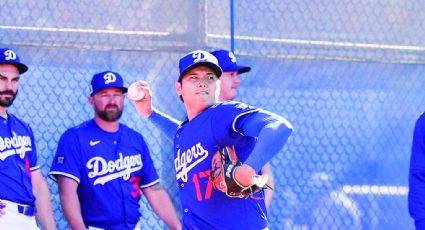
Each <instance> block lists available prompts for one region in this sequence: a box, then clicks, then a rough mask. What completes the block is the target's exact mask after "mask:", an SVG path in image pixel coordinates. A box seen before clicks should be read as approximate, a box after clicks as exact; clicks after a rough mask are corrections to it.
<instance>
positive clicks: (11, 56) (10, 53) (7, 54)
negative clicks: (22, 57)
mask: <svg viewBox="0 0 425 230" xmlns="http://www.w3.org/2000/svg"><path fill="white" fill-rule="evenodd" d="M4 56H5V60H16V54H15V52H13V51H12V50H6V51H5V52H4Z"/></svg>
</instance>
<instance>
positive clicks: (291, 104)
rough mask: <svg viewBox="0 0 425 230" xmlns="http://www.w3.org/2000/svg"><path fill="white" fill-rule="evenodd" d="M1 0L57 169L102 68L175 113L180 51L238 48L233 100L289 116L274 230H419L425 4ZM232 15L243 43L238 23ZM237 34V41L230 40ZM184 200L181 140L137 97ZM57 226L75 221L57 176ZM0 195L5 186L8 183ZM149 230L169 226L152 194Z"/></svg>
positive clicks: (164, 172)
mask: <svg viewBox="0 0 425 230" xmlns="http://www.w3.org/2000/svg"><path fill="white" fill-rule="evenodd" d="M230 6H231V2H230V1H208V0H200V1H199V0H198V1H196V0H187V1H181V0H178V1H168V0H165V1H153V0H150V1H122V0H121V1H111V0H104V1H100V0H95V1H93V0H90V1H89V0H84V1H53V0H44V1H36V0H26V1H23V0H17V1H11V0H0V13H1V15H2V20H1V22H0V46H1V47H10V48H13V49H15V50H16V51H17V52H18V54H19V55H20V56H21V59H23V61H24V62H25V63H27V64H28V65H29V71H28V72H27V73H25V74H24V75H22V77H21V81H20V82H21V85H20V89H19V94H18V97H17V100H16V101H15V102H14V104H13V106H12V107H11V108H10V111H11V112H12V113H15V114H16V115H17V116H18V117H21V118H23V120H24V121H26V122H28V123H30V125H31V126H32V128H33V130H34V133H35V138H36V141H37V148H38V152H39V160H40V162H41V165H42V172H43V174H44V175H47V173H48V171H49V168H50V165H51V162H52V158H53V155H54V153H55V151H56V145H57V141H58V140H59V137H60V135H61V134H62V133H63V132H64V131H65V130H66V129H67V128H69V127H71V126H74V125H77V124H79V123H81V122H83V121H84V120H87V119H90V118H92V117H93V112H92V108H91V107H90V105H89V104H88V102H87V95H88V84H89V81H90V79H91V77H92V75H93V74H94V73H96V72H100V71H103V70H106V69H110V70H113V71H117V72H119V73H121V74H122V75H123V76H124V77H125V81H126V85H129V84H130V83H132V82H134V81H136V80H139V79H144V80H147V81H148V82H150V85H151V87H152V90H153V93H154V96H155V98H154V104H155V105H156V107H157V108H158V109H159V110H161V111H163V112H165V113H167V114H170V115H172V116H174V117H176V118H178V119H181V120H182V119H183V118H184V116H185V113H184V108H183V105H182V103H181V102H180V100H179V98H178V97H177V96H176V95H175V94H174V93H172V92H174V81H175V80H176V77H177V72H178V59H179V57H180V56H181V55H183V54H184V53H186V52H189V51H192V50H194V49H206V50H209V49H212V48H224V49H230V47H231V45H232V44H234V49H235V53H236V55H237V57H238V62H239V63H241V64H243V65H249V66H251V67H252V71H251V72H249V73H247V74H244V75H241V79H242V83H241V85H240V87H239V94H238V97H237V98H236V99H237V100H239V101H243V102H246V103H249V104H251V105H254V106H258V107H262V108H265V109H267V110H270V111H272V112H275V113H277V114H280V115H282V116H283V117H285V118H287V119H288V120H289V121H290V122H291V124H292V125H293V126H294V133H293V136H292V137H291V138H290V140H289V142H288V143H287V145H286V147H285V148H284V150H283V151H282V152H281V153H279V155H278V156H277V157H275V158H274V159H273V160H272V162H271V166H272V171H273V174H274V177H275V184H276V187H275V197H274V200H273V203H272V206H271V209H270V212H269V221H270V229H413V222H412V220H411V219H410V217H409V215H408V211H407V191H408V189H407V174H408V168H409V159H410V146H411V139H412V134H413V127H414V123H415V119H416V118H417V116H418V115H419V114H420V113H421V112H422V111H424V110H425V103H424V99H425V93H424V90H423V87H424V84H423V82H424V81H423V77H422V75H423V74H424V71H425V69H424V65H423V63H424V62H425V55H424V54H425V52H424V51H425V44H424V43H425V26H423V22H424V21H425V20H424V17H425V14H424V13H423V12H425V9H424V7H425V6H424V5H423V4H420V2H418V1H412V0H407V1H401V0H394V1H384V0H374V1H372V0H371V1H367V0H365V1H355V2H353V1H347V0H343V1H336V0H324V1H306V0H302V1H287V0H284V1H282V0H279V1H277V0H274V1H259V0H244V1H235V2H234V11H233V14H231V10H230V9H231V8H230ZM232 21H234V24H233V27H234V37H233V40H232V37H231V32H230V28H231V27H232ZM233 42H234V43H233ZM122 122H123V123H126V124H127V125H129V126H130V127H133V128H134V129H136V130H138V131H140V132H141V133H142V134H143V136H144V137H145V139H146V141H147V144H148V146H149V148H150V150H151V154H152V157H153V159H154V163H155V166H156V167H157V169H158V172H159V173H160V175H161V179H162V184H163V185H164V186H165V187H166V189H167V190H168V192H169V193H170V195H171V197H172V199H173V202H174V203H175V205H176V207H177V208H179V202H178V199H177V188H176V187H175V181H174V180H175V179H174V178H175V177H174V176H173V167H172V157H173V156H172V146H171V143H170V142H168V141H167V140H166V139H165V137H164V136H163V135H161V133H160V132H159V130H158V129H156V128H155V127H154V126H153V125H152V124H151V123H150V122H149V121H147V120H146V119H144V118H142V117H141V116H139V115H138V113H137V112H136V111H135V110H134V108H133V106H132V105H131V104H130V102H129V101H128V100H126V102H125V111H124V115H123V117H122ZM47 182H48V184H49V188H50V189H51V192H52V202H53V209H54V214H55V219H56V221H57V225H58V228H59V229H68V226H67V223H66V221H65V219H64V217H63V213H62V211H61V207H60V202H59V195H58V189H57V185H56V184H55V183H54V182H53V181H52V180H50V179H47ZM0 191H1V189H0ZM141 213H142V223H143V226H142V229H164V228H165V225H164V224H163V223H162V221H160V220H159V219H158V217H157V216H156V215H155V214H154V213H153V211H152V209H151V208H150V206H149V204H148V203H147V202H146V199H144V198H143V200H142V204H141Z"/></svg>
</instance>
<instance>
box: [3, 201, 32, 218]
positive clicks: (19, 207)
mask: <svg viewBox="0 0 425 230" xmlns="http://www.w3.org/2000/svg"><path fill="white" fill-rule="evenodd" d="M1 202H3V203H6V207H7V209H8V210H15V211H17V212H18V213H20V214H23V215H25V216H35V213H36V212H37V209H36V208H35V207H33V206H30V205H25V204H18V203H15V202H12V201H8V200H1Z"/></svg>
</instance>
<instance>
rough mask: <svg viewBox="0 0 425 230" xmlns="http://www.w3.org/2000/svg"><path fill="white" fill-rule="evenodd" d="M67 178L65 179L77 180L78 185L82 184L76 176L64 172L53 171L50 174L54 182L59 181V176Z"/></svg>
mask: <svg viewBox="0 0 425 230" xmlns="http://www.w3.org/2000/svg"><path fill="white" fill-rule="evenodd" d="M59 175H60V176H65V177H69V178H71V179H73V180H75V181H76V182H77V183H78V184H79V183H80V179H79V178H77V177H75V176H74V175H72V174H69V173H64V172H59V171H51V172H50V173H49V177H50V178H51V179H52V180H54V181H56V182H57V181H58V178H57V176H59Z"/></svg>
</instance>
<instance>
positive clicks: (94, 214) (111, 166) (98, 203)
mask: <svg viewBox="0 0 425 230" xmlns="http://www.w3.org/2000/svg"><path fill="white" fill-rule="evenodd" d="M59 175H60V176H66V177H69V178H72V179H74V180H75V181H76V182H77V183H79V185H78V189H77V193H78V196H79V200H80V204H81V212H82V216H83V220H84V223H85V224H86V225H88V226H94V227H99V228H105V229H134V227H135V226H136V224H137V222H138V221H139V218H140V212H139V200H140V197H141V192H140V188H147V187H150V186H153V185H155V184H158V183H159V177H158V174H157V172H156V170H155V167H154V165H153V162H152V159H151V157H150V153H149V150H148V148H147V146H146V143H145V141H144V140H143V137H142V135H141V134H140V133H138V132H136V131H134V130H132V129H130V128H129V127H127V126H125V125H123V124H120V126H119V130H118V131H117V132H116V133H108V132H105V131H103V130H102V129H100V128H99V127H98V126H97V124H96V123H95V122H94V121H93V120H90V121H87V122H85V123H83V124H81V125H79V126H77V127H75V128H71V129H68V130H67V131H66V132H65V133H64V134H63V135H62V137H61V138H60V141H59V144H58V148H57V152H56V156H55V159H54V161H53V164H52V167H51V170H50V173H49V176H50V177H51V178H52V179H54V180H57V176H59Z"/></svg>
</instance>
